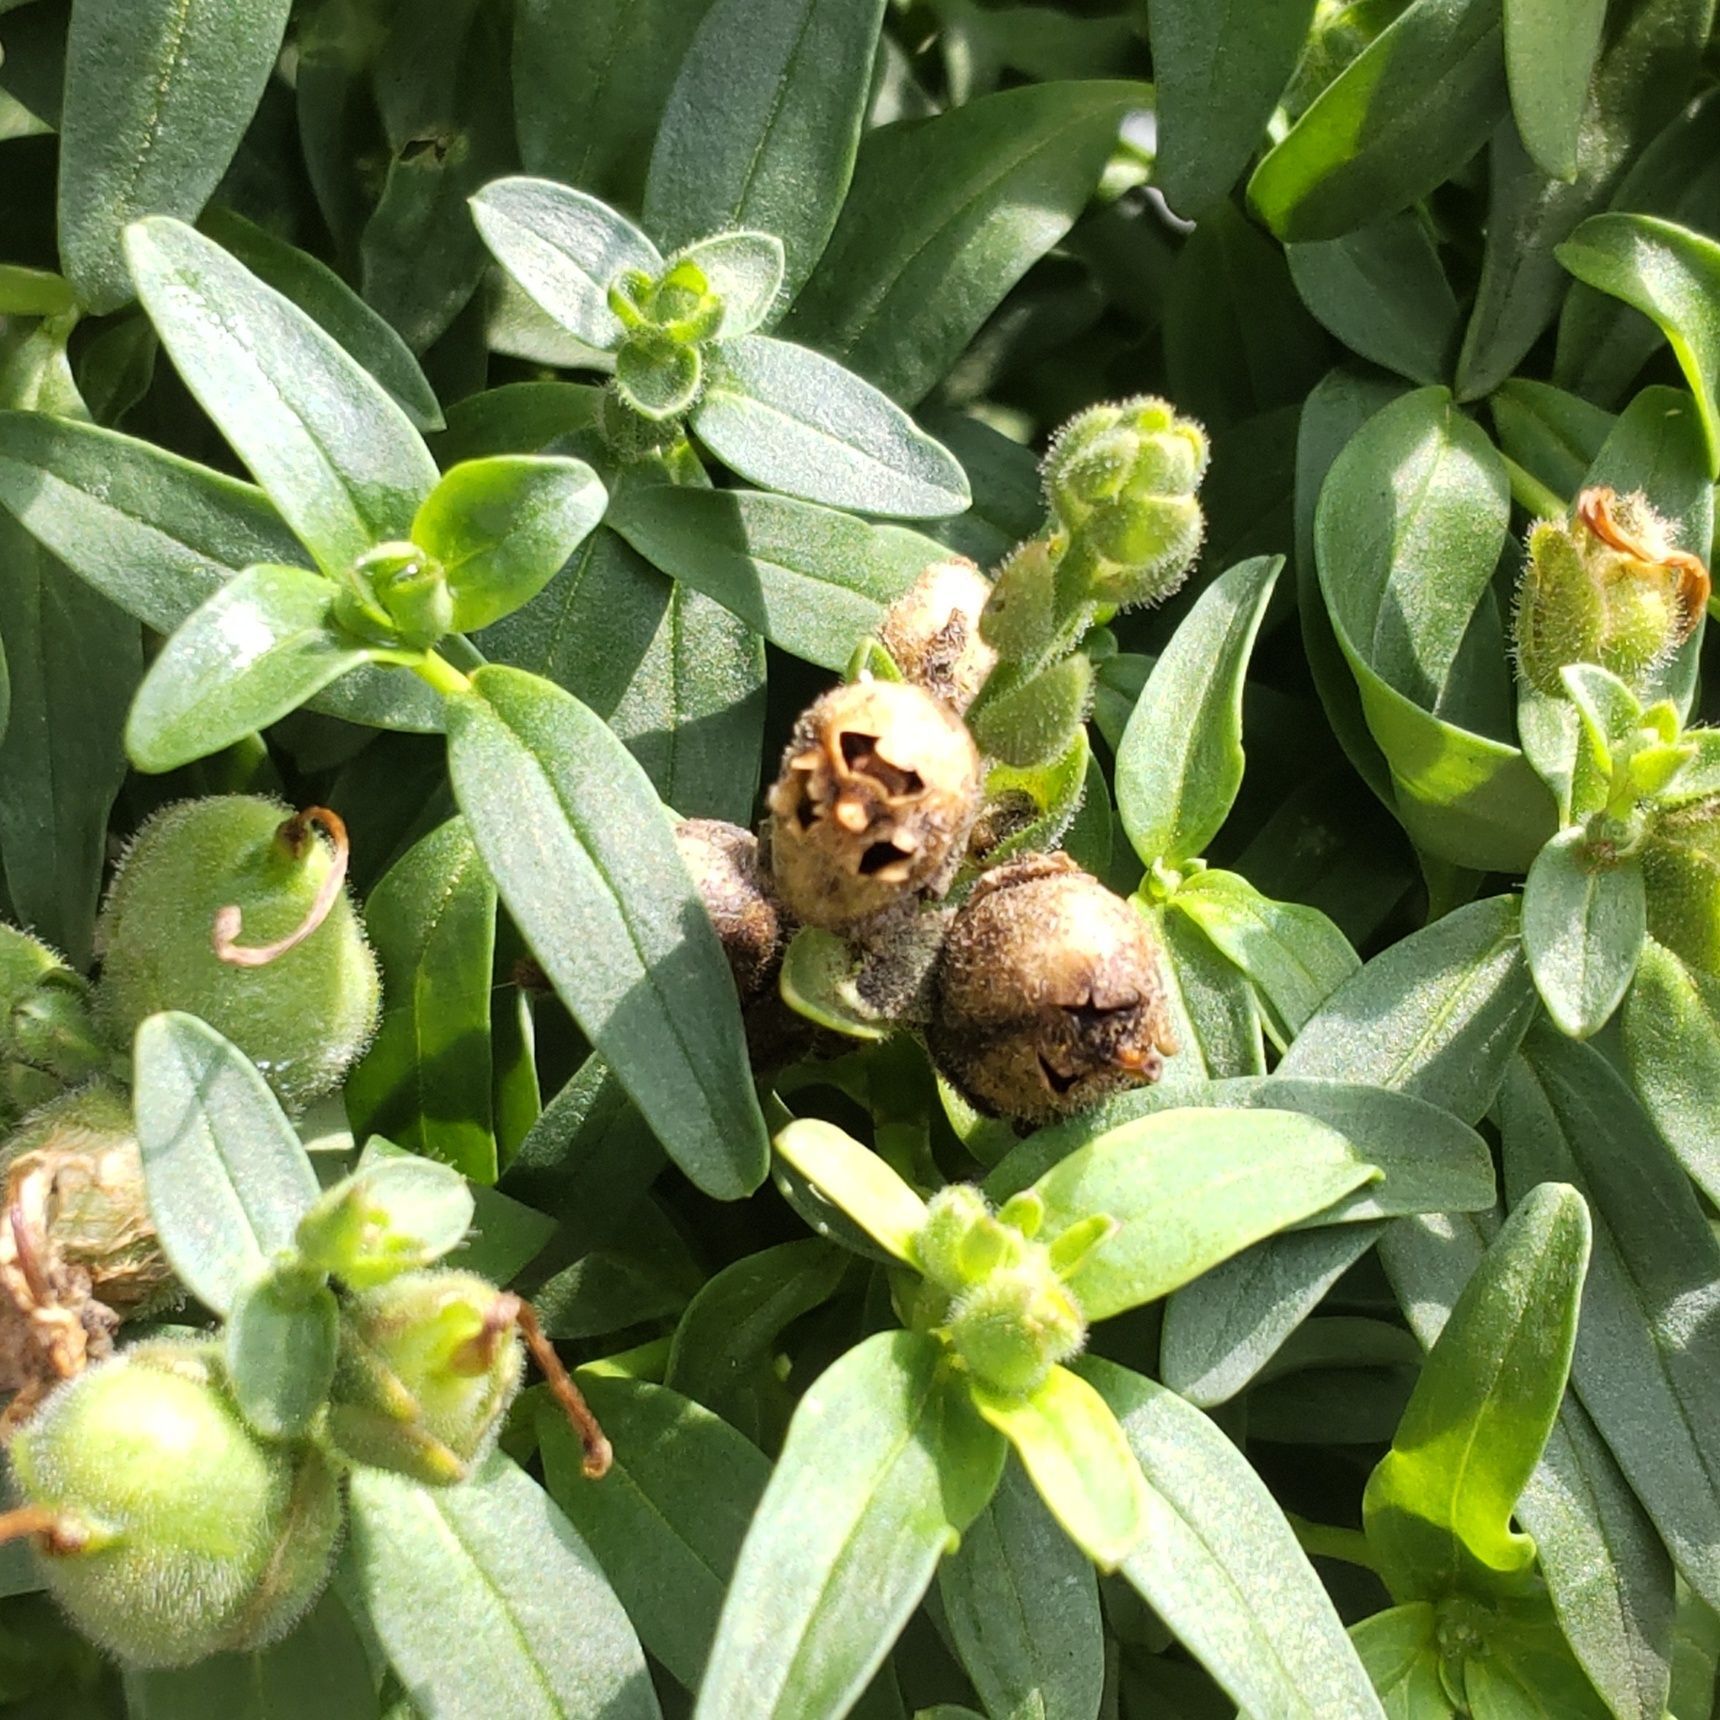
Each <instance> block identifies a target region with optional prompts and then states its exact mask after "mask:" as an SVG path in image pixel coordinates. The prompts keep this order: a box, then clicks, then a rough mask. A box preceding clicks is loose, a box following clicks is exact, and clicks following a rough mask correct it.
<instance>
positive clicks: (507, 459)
mask: <svg viewBox="0 0 1720 1720" xmlns="http://www.w3.org/2000/svg"><path fill="white" fill-rule="evenodd" d="M608 499H609V498H608V496H607V494H606V493H605V491H604V488H603V485H602V484H600V483H599V482H598V481H597V474H596V473H595V472H594V471H592V469H591V468H590V467H589V466H588V465H586V463H585V462H584V461H583V460H570V459H565V458H562V457H560V456H556V455H548V454H497V455H492V456H491V457H490V458H488V459H482V460H465V461H462V462H461V463H460V464H459V465H458V466H455V467H454V468H453V470H452V471H449V472H446V473H444V474H443V476H442V478H441V480H440V481H439V482H438V483H437V485H436V488H435V489H433V490H432V491H431V492H430V494H429V495H428V496H426V497H425V498H424V503H423V505H422V506H421V507H420V508H419V510H418V512H417V514H416V515H415V516H414V518H413V521H412V533H411V536H412V541H413V542H414V543H415V544H417V545H418V547H419V548H420V549H424V550H427V551H429V553H430V554H431V555H433V556H435V557H436V559H437V560H438V561H439V562H441V564H442V570H443V572H444V573H445V574H446V576H447V579H448V589H449V591H450V592H451V593H452V594H453V598H454V625H455V627H457V628H459V629H460V630H461V631H462V632H467V631H472V630H475V629H477V628H480V627H488V626H490V625H491V623H492V622H496V621H499V620H501V618H502V617H503V616H504V615H508V614H511V613H512V612H513V611H514V610H516V609H519V608H521V607H523V606H524V605H525V604H527V603H529V602H531V600H532V599H533V598H534V597H536V596H537V594H538V593H539V592H540V591H542V590H543V588H544V587H545V586H546V585H547V584H548V583H549V582H550V580H551V579H552V578H553V577H554V576H555V574H556V573H557V572H558V571H559V570H560V569H561V568H562V567H563V566H564V565H565V564H566V562H567V560H568V558H569V557H570V556H571V555H572V554H573V552H574V551H575V549H577V548H578V547H579V544H580V542H581V540H582V539H583V538H584V537H585V536H586V535H587V534H588V533H589V532H590V531H592V529H593V528H594V527H595V526H596V525H597V522H598V521H599V520H600V519H602V518H603V510H604V507H605V506H606V504H607V502H608Z"/></svg>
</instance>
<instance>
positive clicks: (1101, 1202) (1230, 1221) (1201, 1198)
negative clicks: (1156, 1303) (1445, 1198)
mask: <svg viewBox="0 0 1720 1720" xmlns="http://www.w3.org/2000/svg"><path fill="white" fill-rule="evenodd" d="M1378 1175H1379V1172H1378V1171H1377V1170H1376V1169H1375V1168H1374V1166H1372V1165H1370V1164H1369V1163H1368V1162H1367V1161H1366V1160H1365V1159H1364V1158H1363V1157H1362V1156H1361V1154H1360V1153H1358V1152H1357V1151H1356V1149H1355V1148H1354V1147H1353V1146H1352V1145H1351V1144H1350V1142H1348V1141H1347V1140H1345V1139H1344V1137H1343V1136H1342V1135H1340V1134H1339V1133H1338V1132H1337V1131H1336V1130H1335V1129H1331V1128H1328V1127H1327V1126H1326V1125H1325V1124H1323V1123H1319V1122H1316V1121H1314V1119H1312V1118H1311V1117H1304V1116H1299V1115H1297V1114H1296V1113H1295V1112H1291V1111H1220V1110H1209V1109H1205V1108H1199V1107H1189V1108H1186V1109H1178V1110H1174V1111H1163V1112H1159V1113H1156V1114H1154V1115H1151V1116H1147V1117H1142V1118H1139V1119H1137V1120H1135V1121H1133V1122H1128V1123H1122V1124H1120V1125H1118V1126H1117V1127H1116V1128H1113V1129H1108V1130H1106V1131H1105V1132H1104V1133H1103V1134H1101V1135H1100V1136H1099V1137H1098V1138H1097V1139H1096V1140H1093V1141H1091V1142H1089V1143H1088V1144H1087V1145H1086V1146H1084V1147H1082V1148H1080V1149H1079V1150H1077V1151H1076V1152H1073V1153H1071V1154H1069V1156H1068V1157H1067V1158H1064V1159H1062V1160H1060V1161H1059V1162H1058V1163H1057V1164H1055V1165H1054V1166H1053V1167H1052V1168H1051V1169H1050V1170H1049V1171H1047V1172H1046V1173H1045V1174H1044V1175H1043V1176H1042V1177H1040V1178H1039V1180H1038V1181H1037V1182H1036V1183H1034V1184H1033V1190H1034V1192H1035V1193H1037V1194H1038V1196H1039V1198H1040V1199H1041V1201H1043V1203H1044V1205H1045V1221H1044V1224H1043V1225H1042V1227H1041V1229H1040V1238H1041V1240H1042V1241H1046V1242H1050V1241H1052V1240H1054V1239H1055V1238H1056V1237H1057V1236H1058V1235H1060V1234H1061V1233H1062V1232H1063V1231H1064V1230H1066V1229H1068V1228H1069V1226H1070V1225H1072V1224H1075V1223H1078V1222H1080V1221H1081V1220H1083V1219H1085V1218H1087V1217H1088V1216H1089V1215H1090V1214H1092V1213H1104V1214H1106V1215H1107V1216H1108V1217H1110V1218H1112V1219H1113V1220H1115V1221H1116V1224H1117V1227H1118V1228H1117V1230H1116V1232H1115V1233H1114V1234H1113V1235H1112V1236H1110V1237H1109V1238H1108V1239H1107V1240H1106V1241H1104V1242H1102V1243H1100V1244H1099V1245H1098V1246H1097V1247H1096V1248H1094V1249H1093V1250H1092V1252H1091V1253H1089V1254H1088V1255H1087V1256H1086V1258H1085V1259H1084V1260H1083V1261H1082V1263H1081V1265H1080V1267H1079V1268H1078V1269H1077V1270H1076V1271H1075V1272H1074V1273H1073V1275H1072V1276H1071V1277H1070V1279H1069V1288H1070V1290H1071V1291H1072V1292H1073V1294H1074V1296H1075V1298H1076V1300H1077V1301H1079V1302H1080V1304H1081V1309H1082V1312H1083V1313H1084V1314H1085V1315H1086V1316H1087V1318H1088V1319H1090V1320H1104V1319H1107V1318H1109V1317H1110V1316H1111V1315H1113V1314H1118V1313H1121V1312H1122V1311H1123V1310H1124V1309H1125V1308H1133V1307H1136V1306H1138V1305H1139V1304H1141V1303H1143V1302H1150V1301H1152V1300H1154V1299H1155V1298H1156V1297H1159V1296H1163V1295H1165V1294H1166V1293H1167V1292H1168V1291H1171V1290H1174V1289H1175V1288H1176V1287H1177V1286H1178V1285H1179V1284H1186V1283H1187V1282H1188V1281H1189V1280H1190V1279H1191V1278H1196V1277H1198V1276H1199V1275H1200V1274H1201V1273H1202V1272H1205V1271H1206V1270H1207V1269H1208V1268H1209V1267H1212V1266H1215V1265H1217V1264H1218V1262H1219V1261H1221V1260H1223V1259H1225V1258H1226V1257H1227V1256H1229V1255H1232V1254H1235V1253H1236V1252H1237V1251H1238V1250H1239V1249H1242V1248H1246V1247H1247V1246H1248V1245H1249V1244H1250V1243H1251V1242H1258V1241H1259V1240H1260V1238H1261V1237H1263V1236H1270V1235H1271V1234H1272V1233H1273V1232H1274V1231H1276V1230H1281V1229H1283V1228H1284V1226H1286V1225H1288V1224H1293V1223H1295V1221H1296V1220H1297V1219H1299V1218H1306V1217H1308V1216H1309V1214H1311V1213H1315V1212H1318V1211H1320V1209H1321V1208H1322V1207H1326V1206H1330V1205H1331V1204H1332V1202H1333V1201H1335V1200H1337V1199H1338V1198H1339V1197H1340V1196H1341V1195H1344V1194H1346V1193H1348V1192H1349V1191H1350V1190H1351V1189H1353V1188H1357V1187H1359V1186H1360V1185H1361V1184H1363V1183H1365V1182H1370V1181H1373V1180H1375V1179H1376V1178H1377V1177H1378Z"/></svg>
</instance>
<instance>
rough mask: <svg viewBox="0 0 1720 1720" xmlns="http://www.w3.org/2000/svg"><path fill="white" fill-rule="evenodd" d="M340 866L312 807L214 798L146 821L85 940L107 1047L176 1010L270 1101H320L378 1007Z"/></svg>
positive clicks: (327, 821) (338, 830)
mask: <svg viewBox="0 0 1720 1720" xmlns="http://www.w3.org/2000/svg"><path fill="white" fill-rule="evenodd" d="M318 824H320V825H322V826H323V827H325V828H327V829H329V830H331V831H332V833H333V835H334V842H333V845H332V847H331V845H330V844H329V843H326V842H324V841H322V840H320V839H319V838H318V837H317V835H316V834H315V831H314V829H313V826H314V825H318ZM345 859H346V843H345V829H344V827H343V826H341V824H340V821H339V820H338V819H336V818H335V817H334V815H333V814H332V813H328V812H325V811H324V810H323V809H322V808H312V809H311V810H310V811H308V812H305V813H293V812H291V811H290V810H289V809H288V808H287V807H285V806H283V805H282V804H281V803H280V802H278V801H275V800H269V799H265V798H263V797H261V796H257V795H223V796H217V797H213V798H211V799H207V800H189V801H181V802H179V803H178V804H176V805H173V806H169V807H167V808H165V809H164V810H163V811H161V812H159V813H157V814H156V815H155V817H154V818H152V819H151V820H150V821H149V823H148V824H146V825H145V826H144V827H143V829H142V830H141V831H140V832H139V833H138V835H137V837H136V839H135V840H134V841H133V843H132V845H131V847H130V849H129V850H128V851H127V853H126V855H125V858H124V859H123V860H122V861H121V862H120V867H119V872H118V875H117V876H116V877H115V879H114V884H113V888H112V890H111V892H110V893H109V895H108V899H107V902H106V904H105V906H104V907H103V909H102V916H101V920H100V923H99V925H98V928H97V938H98V942H99V944H100V946H101V948H102V949H103V951H104V960H103V965H102V979H101V984H100V986H99V987H98V988H97V992H96V1010H97V1015H98V1018H99V1020H100V1021H101V1023H102V1025H103V1027H104V1028H105V1029H106V1031H107V1032H108V1034H109V1035H110V1037H111V1038H113V1039H114V1041H115V1042H116V1043H118V1044H120V1045H129V1044H130V1043H131V1039H132V1035H133V1034H134V1033H135V1032H136V1031H137V1027H138V1024H139V1023H140V1022H142V1021H143V1020H144V1019H145V1018H146V1017H147V1016H150V1015H154V1014H155V1013H156V1012H157V1011H159V1010H164V1009H179V1010H185V1011H188V1012H189V1013H190V1014H192V1015H196V1016H200V1017H201V1018H202V1019H203V1020H204V1021H206V1022H208V1023H209V1025H210V1026H211V1027H213V1028H214V1029H215V1030H216V1031H217V1032H218V1033H221V1034H223V1035H225V1037H226V1038H228V1039H230V1040H231V1041H232V1042H233V1043H234V1044H235V1045H237V1046H238V1047H239V1049H240V1050H241V1051H243V1052H244V1053H245V1055H246V1056H247V1057H249V1058H250V1059H251V1061H252V1062H253V1063H255V1064H256V1065H257V1067H258V1068H259V1069H260V1070H262V1072H263V1074H264V1075H265V1076H267V1077H268V1080H269V1084H270V1085H271V1086H272V1087H273V1088H274V1089H275V1091H276V1092H277V1093H278V1094H279V1095H280V1097H281V1099H282V1101H283V1103H285V1104H287V1105H289V1106H295V1107H296V1106H302V1105H306V1104H308V1103H309V1102H310V1101H311V1100H312V1099H315V1098H318V1097H320V1096H321V1095H322V1094H324V1093H327V1092H331V1091H332V1090H333V1089H334V1088H335V1087H336V1086H337V1085H339V1082H340V1078H341V1076H342V1075H343V1074H344V1073H345V1071H346V1069H347V1068H348V1066H349V1065H350V1064H351V1063H352V1061H353V1059H354V1058H356V1057H357V1056H358V1054H359V1052H360V1051H362V1050H363V1048H364V1046H365V1044H366V1042H367V1041H368V1040H369V1038H370V1035H371V1032H372V1031H373V1029H374V1027H375V1024H376V1017H377V1010H378V1006H379V1003H380V997H381V982H380V979H379V976H378V973H377V966H376V958H375V957H374V956H373V955H372V954H371V951H370V947H369V945H367V944H366V943H365V941H364V933H363V930H362V928H361V927H360V925H359V921H358V916H357V915H356V913H355V912H354V911H353V906H352V903H351V901H350V900H349V898H348V897H347V895H346V892H345V890H344V888H343V880H344V877H345ZM241 938H243V939H244V941H243V942H241V941H240V939H241Z"/></svg>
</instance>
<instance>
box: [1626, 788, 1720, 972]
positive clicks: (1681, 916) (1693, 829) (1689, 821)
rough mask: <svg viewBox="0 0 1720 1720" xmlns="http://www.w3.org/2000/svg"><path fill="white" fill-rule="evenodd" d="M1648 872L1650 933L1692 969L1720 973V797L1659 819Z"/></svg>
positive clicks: (1650, 841) (1647, 856) (1648, 845)
mask: <svg viewBox="0 0 1720 1720" xmlns="http://www.w3.org/2000/svg"><path fill="white" fill-rule="evenodd" d="M1642 873H1643V882H1644V885H1645V887H1646V893H1647V896H1648V930H1649V935H1650V936H1651V937H1652V938H1654V939H1655V941H1656V942H1657V943H1662V944H1664V945H1665V946H1666V947H1667V948H1668V949H1669V950H1671V951H1672V952H1673V954H1674V955H1676V956H1679V957H1680V958H1682V959H1683V960H1684V961H1686V962H1688V963H1689V964H1690V965H1691V966H1692V967H1695V968H1699V969H1703V970H1706V971H1707V972H1709V973H1717V972H1720V797H1714V798H1711V799H1705V800H1699V801H1693V802H1691V803H1690V804H1689V805H1687V806H1680V807H1677V808H1675V809H1673V810H1670V811H1666V812H1662V813H1661V814H1660V815H1659V816H1658V817H1657V818H1655V820H1654V822H1653V824H1652V825H1651V827H1650V830H1649V833H1648V838H1647V840H1646V841H1645V842H1644V843H1643V846H1642Z"/></svg>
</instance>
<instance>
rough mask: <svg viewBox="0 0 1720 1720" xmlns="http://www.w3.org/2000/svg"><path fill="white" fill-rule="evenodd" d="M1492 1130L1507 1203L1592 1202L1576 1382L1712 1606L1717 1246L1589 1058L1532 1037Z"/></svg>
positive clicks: (1551, 1038)
mask: <svg viewBox="0 0 1720 1720" xmlns="http://www.w3.org/2000/svg"><path fill="white" fill-rule="evenodd" d="M1500 1126H1501V1133H1502V1137H1503V1140H1504V1160H1505V1178H1506V1185H1507V1189H1508V1191H1509V1192H1512V1193H1515V1192H1517V1191H1518V1190H1520V1189H1523V1188H1526V1187H1528V1186H1530V1185H1531V1184H1533V1183H1535V1182H1544V1181H1548V1180H1551V1179H1554V1178H1557V1179H1558V1180H1560V1181H1565V1182H1571V1183H1573V1184H1575V1185H1576V1187H1577V1188H1578V1189H1579V1190H1580V1191H1581V1192H1582V1194H1583V1196H1584V1197H1585V1198H1586V1199H1587V1201H1588V1203H1589V1210H1590V1212H1591V1213H1592V1214H1593V1217H1594V1227H1595V1238H1594V1256H1593V1259H1592V1260H1591V1262H1590V1265H1589V1277H1588V1284H1587V1287H1586V1288H1585V1290H1584V1292H1583V1314H1582V1322H1581V1324H1580V1325H1579V1327H1578V1330H1577V1348H1576V1358H1575V1361H1574V1363H1573V1365H1572V1370H1571V1378H1572V1381H1573V1383H1574V1384H1575V1386H1576V1389H1577V1394H1578V1396H1580V1397H1581V1398H1582V1400H1583V1405H1584V1407H1585V1408H1586V1409H1587V1410H1588V1412H1589V1414H1590V1415H1591V1416H1593V1418H1594V1421H1595V1425H1596V1427H1598V1428H1599V1429H1600V1432H1601V1436H1602V1438H1604V1439H1605V1440H1606V1442H1607V1444H1608V1445H1609V1446H1610V1447H1611V1448H1612V1451H1613V1455H1614V1456H1615V1457H1617V1459H1618V1461H1619V1467H1620V1468H1621V1469H1623V1471H1624V1472H1625V1474H1626V1475H1627V1476H1628V1477H1629V1479H1630V1484H1631V1486H1632V1488H1633V1489H1634V1490H1635V1492H1636V1494H1637V1496H1638V1497H1639V1498H1640V1499H1641V1500H1642V1502H1643V1505H1644V1506H1645V1507H1646V1508H1647V1510H1648V1514H1649V1516H1650V1517H1651V1518H1653V1520H1654V1523H1655V1527H1656V1528H1657V1529H1659V1531H1660V1533H1661V1536H1662V1538H1663V1539H1664V1540H1665V1542H1666V1544H1667V1547H1668V1548H1669V1549H1670V1550H1671V1553H1672V1557H1673V1560H1674V1562H1675V1563H1676V1564H1677V1566H1678V1568H1679V1570H1680V1572H1681V1573H1682V1574H1683V1576H1684V1577H1685V1579H1686V1580H1687V1581H1688V1582H1689V1583H1690V1584H1691V1586H1692V1587H1693V1588H1694V1589H1696V1591H1697V1592H1698V1593H1699V1594H1702V1595H1704V1597H1705V1598H1706V1597H1707V1596H1708V1595H1710V1594H1712V1593H1715V1592H1717V1591H1720V1559H1717V1556H1716V1550H1717V1549H1720V1488H1717V1487H1716V1485H1715V1477H1716V1476H1717V1475H1720V1368H1717V1367H1716V1366H1715V1357H1714V1345H1715V1342H1716V1338H1715V1334H1714V1329H1713V1327H1712V1324H1711V1322H1710V1321H1709V1320H1708V1319H1707V1317H1706V1310H1707V1308H1708V1307H1709V1306H1710V1304H1711V1303H1712V1300H1713V1285H1714V1284H1716V1283H1720V1243H1717V1242H1716V1241H1715V1238H1714V1236H1713V1233H1712V1232H1711V1230H1710V1229H1709V1227H1708V1223H1707V1221H1706V1219H1705V1218H1704V1217H1703V1215H1702V1212H1701V1209H1700V1207H1699V1206H1698V1203H1697V1200H1696V1195H1695V1192H1694V1191H1693V1190H1692V1189H1691V1187H1690V1184H1689V1182H1688V1181H1687V1180H1686V1179H1685V1176H1684V1173H1683V1171H1682V1170H1681V1169H1680V1168H1679V1166H1678V1163H1677V1161H1676V1160H1675V1159H1674V1158H1673V1157H1672V1155H1671V1153H1670V1152H1668V1150H1667V1148H1666V1146H1665V1144H1664V1143H1663V1142H1662V1141H1661V1139H1660V1136H1659V1135H1658V1134H1657V1133H1656V1131H1655V1129H1654V1127H1653V1125H1652V1124H1651V1123H1650V1121H1649V1119H1648V1117H1647V1116H1646V1115H1645V1113H1644V1112H1643V1110H1642V1108H1641V1106H1640V1105H1639V1104H1638V1103H1637V1102H1636V1100H1635V1098H1634V1097H1633V1096H1632V1095H1631V1092H1630V1089H1629V1088H1628V1087H1626V1086H1625V1084H1624V1082H1623V1080H1622V1079H1621V1078H1620V1077H1619V1076H1618V1075H1617V1074H1615V1073H1614V1072H1613V1070H1612V1068H1611V1066H1610V1065H1609V1064H1608V1063H1607V1062H1606V1061H1605V1059H1604V1058H1602V1057H1601V1055H1600V1053H1599V1052H1597V1051H1595V1050H1593V1049H1592V1048H1590V1047H1588V1046H1584V1045H1580V1044H1578V1043H1576V1042H1575V1041H1573V1040H1569V1039H1564V1038H1562V1037H1560V1035H1558V1034H1557V1033H1555V1032H1552V1031H1551V1030H1549V1029H1546V1028H1541V1029H1537V1030H1536V1031H1535V1032H1534V1033H1532V1034H1531V1035H1530V1037H1529V1039H1528V1041H1527V1043H1526V1046H1525V1057H1524V1060H1523V1061H1522V1062H1520V1063H1518V1064H1517V1065H1515V1066H1514V1068H1513V1070H1512V1073H1511V1075H1510V1078H1509V1079H1508V1080H1507V1082H1506V1085H1505V1089H1504V1092H1503V1094H1502V1096H1501V1101H1500ZM1693 1286H1695V1288H1693ZM1710 1604H1711V1605H1712V1604H1713V1603H1712V1601H1710Z"/></svg>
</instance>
